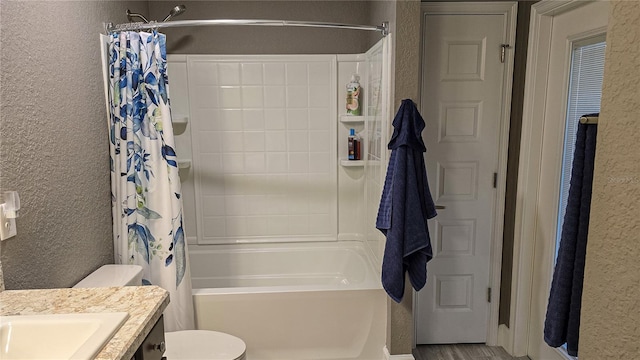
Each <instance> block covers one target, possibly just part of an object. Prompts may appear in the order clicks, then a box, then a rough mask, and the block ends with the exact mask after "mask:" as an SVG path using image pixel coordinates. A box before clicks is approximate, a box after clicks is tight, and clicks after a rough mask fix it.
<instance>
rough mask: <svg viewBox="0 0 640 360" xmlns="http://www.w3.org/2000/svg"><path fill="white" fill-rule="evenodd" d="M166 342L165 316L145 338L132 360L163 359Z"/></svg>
mask: <svg viewBox="0 0 640 360" xmlns="http://www.w3.org/2000/svg"><path fill="white" fill-rule="evenodd" d="M164 350H165V342H164V317H163V316H160V319H158V321H157V322H156V324H155V325H154V326H153V329H151V331H150V332H149V335H147V337H146V338H145V339H144V341H143V342H142V344H141V345H140V347H139V348H138V350H136V353H135V354H134V355H133V358H132V360H161V359H164V358H163V357H162V354H164Z"/></svg>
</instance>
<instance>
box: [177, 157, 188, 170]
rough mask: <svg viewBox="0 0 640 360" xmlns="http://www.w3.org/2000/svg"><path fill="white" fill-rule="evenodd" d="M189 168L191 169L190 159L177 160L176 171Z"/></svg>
mask: <svg viewBox="0 0 640 360" xmlns="http://www.w3.org/2000/svg"><path fill="white" fill-rule="evenodd" d="M190 167H191V160H190V159H184V160H178V170H183V169H188V168H190Z"/></svg>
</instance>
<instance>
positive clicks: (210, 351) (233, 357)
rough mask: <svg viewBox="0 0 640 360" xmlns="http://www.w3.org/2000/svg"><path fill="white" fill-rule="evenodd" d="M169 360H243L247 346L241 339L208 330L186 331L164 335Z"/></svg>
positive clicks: (165, 354)
mask: <svg viewBox="0 0 640 360" xmlns="http://www.w3.org/2000/svg"><path fill="white" fill-rule="evenodd" d="M164 339H165V345H166V348H167V350H166V351H165V353H164V356H166V357H167V360H183V359H184V360H196V359H209V360H243V359H244V358H245V351H246V350H247V346H246V345H245V343H244V341H242V340H241V339H239V338H237V337H235V336H232V335H229V334H225V333H221V332H217V331H208V330H184V331H174V332H167V333H165V334H164Z"/></svg>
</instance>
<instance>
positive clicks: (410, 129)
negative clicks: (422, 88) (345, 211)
mask: <svg viewBox="0 0 640 360" xmlns="http://www.w3.org/2000/svg"><path fill="white" fill-rule="evenodd" d="M393 127H394V131H393V135H392V136H391V141H389V146H388V147H389V149H390V150H392V151H391V157H390V158H389V167H388V168H387V175H386V178H385V182H384V189H383V190H382V198H381V200H380V207H379V209H378V218H377V220H376V227H377V228H378V229H379V230H380V231H382V233H383V234H385V235H386V237H387V242H386V246H385V250H384V257H383V260H382V286H383V287H384V289H385V290H386V291H387V293H388V294H389V296H390V297H391V298H392V299H393V300H395V301H396V302H400V301H401V300H402V295H403V294H404V278H405V272H408V273H409V280H410V281H411V284H412V285H413V288H414V289H416V290H420V289H422V287H423V286H424V285H425V283H426V282H427V262H428V261H429V260H431V258H432V257H433V252H432V250H431V240H430V238H429V229H428V228H427V219H431V218H433V217H435V216H436V215H437V214H436V208H435V205H434V203H433V199H432V198H431V192H430V191H429V183H428V182H427V170H426V167H425V164H424V155H423V153H424V152H425V151H426V150H427V149H426V147H425V146H424V142H423V141H422V130H423V129H424V127H425V124H424V120H423V119H422V116H420V113H419V112H418V109H417V108H416V105H415V104H414V103H413V101H411V100H409V99H406V100H402V105H400V109H399V110H398V113H397V114H396V116H395V118H394V119H393Z"/></svg>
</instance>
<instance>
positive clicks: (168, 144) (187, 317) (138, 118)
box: [108, 31, 194, 331]
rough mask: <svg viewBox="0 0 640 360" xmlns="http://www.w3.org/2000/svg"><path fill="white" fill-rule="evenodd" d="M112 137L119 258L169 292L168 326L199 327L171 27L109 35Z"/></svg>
mask: <svg viewBox="0 0 640 360" xmlns="http://www.w3.org/2000/svg"><path fill="white" fill-rule="evenodd" d="M108 49H109V50H108V57H109V65H108V76H109V84H108V86H109V113H110V114H109V130H110V134H109V138H110V142H109V143H110V144H109V148H110V157H111V201H112V212H113V240H114V252H115V260H116V263H120V264H137V265H141V266H142V267H143V269H144V270H143V283H144V284H152V285H158V286H160V287H162V288H164V289H166V290H167V291H169V293H170V303H169V306H168V308H167V309H166V310H165V312H164V324H165V329H166V330H167V331H176V330H185V329H193V328H194V320H193V303H192V295H191V277H190V275H189V266H188V264H187V259H188V257H187V245H186V243H185V234H184V230H183V221H182V199H181V193H180V178H179V177H178V163H177V159H176V153H175V151H174V149H175V146H174V140H173V128H172V124H171V112H170V108H169V89H168V83H167V72H166V45H165V35H164V34H160V33H157V32H155V31H154V32H153V33H145V32H120V33H117V34H113V35H111V36H110V38H109V44H108Z"/></svg>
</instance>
